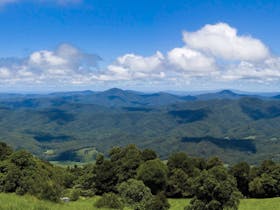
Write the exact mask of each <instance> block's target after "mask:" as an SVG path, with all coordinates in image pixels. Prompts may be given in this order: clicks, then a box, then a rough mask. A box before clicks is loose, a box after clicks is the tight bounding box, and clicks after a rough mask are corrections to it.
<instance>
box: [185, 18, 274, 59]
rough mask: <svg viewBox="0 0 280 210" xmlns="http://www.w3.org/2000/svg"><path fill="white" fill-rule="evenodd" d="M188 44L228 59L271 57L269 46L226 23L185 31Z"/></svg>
mask: <svg viewBox="0 0 280 210" xmlns="http://www.w3.org/2000/svg"><path fill="white" fill-rule="evenodd" d="M183 36H184V41H185V43H186V45H187V46H189V47H191V48H193V49H196V50H199V51H201V52H204V53H207V54H212V55H214V56H216V57H218V58H223V59H226V60H245V61H258V60H263V59H265V58H267V57H269V50H268V48H267V47H266V46H265V45H264V44H263V43H262V42H261V41H260V40H258V39H255V38H253V37H251V36H239V35H238V34H237V30H236V29H235V28H232V27H231V26H229V25H228V24H226V23H218V24H215V25H205V26H204V27H203V28H202V29H200V30H198V31H195V32H184V33H183Z"/></svg>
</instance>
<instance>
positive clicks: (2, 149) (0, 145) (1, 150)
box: [0, 142, 13, 161]
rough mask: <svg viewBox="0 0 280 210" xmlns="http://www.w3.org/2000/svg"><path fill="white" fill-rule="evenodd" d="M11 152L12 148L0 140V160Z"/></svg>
mask: <svg viewBox="0 0 280 210" xmlns="http://www.w3.org/2000/svg"><path fill="white" fill-rule="evenodd" d="M12 152H13V150H12V148H11V147H9V146H8V145H7V144H6V143H4V142H0V161H2V160H4V159H6V158H7V157H8V156H9V155H11V154H12Z"/></svg>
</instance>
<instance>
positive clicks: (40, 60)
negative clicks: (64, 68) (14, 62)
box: [29, 50, 67, 66]
mask: <svg viewBox="0 0 280 210" xmlns="http://www.w3.org/2000/svg"><path fill="white" fill-rule="evenodd" d="M29 62H30V64H31V65H39V66H41V65H46V66H59V65H65V64H66V63H67V60H65V59H63V58H61V57H59V56H57V55H54V52H51V51H47V50H42V51H38V52H34V53H32V54H31V55H30V58H29Z"/></svg>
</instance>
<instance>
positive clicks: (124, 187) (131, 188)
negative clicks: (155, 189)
mask: <svg viewBox="0 0 280 210" xmlns="http://www.w3.org/2000/svg"><path fill="white" fill-rule="evenodd" d="M118 192H119V194H120V196H121V197H122V198H123V200H124V201H125V203H127V204H128V205H131V206H132V207H134V209H142V208H143V206H144V205H145V204H146V202H147V201H148V200H149V199H151V197H152V193H151V190H150V189H149V188H148V187H147V186H146V185H145V184H144V183H143V182H142V181H139V180H135V179H129V180H128V181H127V182H123V183H121V184H120V185H119V186H118Z"/></svg>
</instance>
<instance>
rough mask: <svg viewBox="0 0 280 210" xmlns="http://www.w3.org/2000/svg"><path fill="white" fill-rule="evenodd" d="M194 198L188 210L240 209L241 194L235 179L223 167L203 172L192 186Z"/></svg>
mask: <svg viewBox="0 0 280 210" xmlns="http://www.w3.org/2000/svg"><path fill="white" fill-rule="evenodd" d="M192 188H193V194H194V196H195V197H194V198H193V199H192V200H191V205H190V206H187V207H186V208H185V209H186V210H200V209H204V210H223V209H236V210H237V208H238V204H239V198H240V193H239V191H238V189H237V187H236V183H235V179H234V178H233V177H232V176H230V175H229V174H228V173H227V171H226V169H225V168H223V167H221V166H216V167H213V168H211V169H210V170H209V171H206V170H204V171H202V172H201V174H200V175H199V176H198V177H197V178H195V180H194V184H193V186H192Z"/></svg>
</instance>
